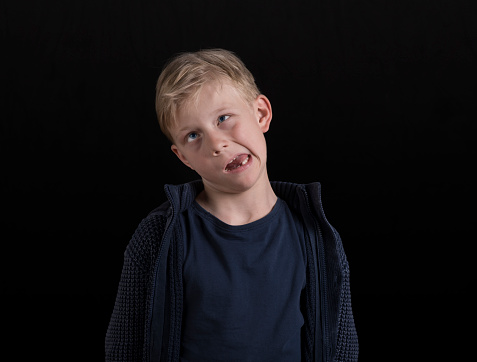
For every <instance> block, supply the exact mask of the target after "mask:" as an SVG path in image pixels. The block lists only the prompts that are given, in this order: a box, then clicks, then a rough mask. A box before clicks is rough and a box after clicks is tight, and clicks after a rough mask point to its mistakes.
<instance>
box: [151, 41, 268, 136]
mask: <svg viewBox="0 0 477 362" xmlns="http://www.w3.org/2000/svg"><path fill="white" fill-rule="evenodd" d="M212 80H218V81H229V82H231V84H232V85H233V86H235V87H236V89H237V90H238V91H239V93H240V94H241V95H242V96H243V97H244V100H246V101H247V102H253V101H254V100H255V99H256V98H257V97H258V96H259V95H260V91H259V89H258V87H257V85H256V84H255V79H254V78H253V75H252V73H250V71H249V70H248V69H247V67H246V66H245V64H244V63H243V62H242V61H241V60H240V59H239V58H238V57H237V56H236V55H235V54H234V53H233V52H231V51H228V50H224V49H206V50H199V51H197V52H190V53H182V54H179V55H178V56H176V57H174V58H172V59H171V60H170V61H169V62H168V63H167V64H166V66H165V67H164V69H163V70H162V73H161V75H160V76H159V79H158V80H157V85H156V113H157V119H158V121H159V125H160V126H161V130H162V132H163V133H164V134H165V135H166V137H167V138H168V139H169V140H170V141H171V142H174V141H173V139H172V136H171V133H170V129H171V127H173V126H174V125H175V124H176V122H177V120H176V115H177V111H178V109H179V108H180V107H182V106H183V105H184V104H185V103H186V102H188V101H190V100H192V99H197V96H198V94H199V91H200V90H201V88H202V86H203V85H204V84H205V83H207V82H209V81H212Z"/></svg>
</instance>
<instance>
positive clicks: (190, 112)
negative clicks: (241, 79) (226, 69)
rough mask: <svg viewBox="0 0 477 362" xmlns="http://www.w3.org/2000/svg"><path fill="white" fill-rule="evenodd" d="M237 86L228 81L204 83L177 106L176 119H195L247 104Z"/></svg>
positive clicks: (179, 120) (178, 120) (179, 121)
mask: <svg viewBox="0 0 477 362" xmlns="http://www.w3.org/2000/svg"><path fill="white" fill-rule="evenodd" d="M248 103H249V102H247V101H246V99H245V97H244V96H243V95H242V93H241V92H240V91H239V90H238V89H237V87H236V86H235V85H234V84H232V83H231V82H229V81H221V80H213V81H209V82H206V83H204V84H203V85H202V86H201V87H200V88H198V89H197V91H196V92H194V93H193V94H192V95H190V96H189V97H188V98H187V99H186V100H184V102H183V104H182V105H181V106H180V107H179V108H178V110H177V114H176V120H177V122H178V123H181V119H182V120H183V119H184V118H187V119H195V118H203V117H209V116H212V115H214V113H216V112H218V111H220V110H226V109H231V108H240V107H244V106H248Z"/></svg>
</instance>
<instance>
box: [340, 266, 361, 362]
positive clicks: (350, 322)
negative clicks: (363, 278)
mask: <svg viewBox="0 0 477 362" xmlns="http://www.w3.org/2000/svg"><path fill="white" fill-rule="evenodd" d="M358 352H359V346H358V335H357V334H356V328H355V324H354V318H353V311H352V309H351V293H350V286H349V271H348V270H346V271H345V275H344V277H343V285H342V288H341V295H340V308H339V316H338V341H337V345H336V355H335V361H336V362H348V361H357V360H358Z"/></svg>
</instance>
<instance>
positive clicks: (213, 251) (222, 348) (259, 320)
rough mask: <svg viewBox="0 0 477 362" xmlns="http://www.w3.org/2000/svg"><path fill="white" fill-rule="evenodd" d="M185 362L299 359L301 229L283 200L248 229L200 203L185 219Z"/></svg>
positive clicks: (302, 280) (302, 268)
mask: <svg viewBox="0 0 477 362" xmlns="http://www.w3.org/2000/svg"><path fill="white" fill-rule="evenodd" d="M182 226H183V232H184V234H185V235H184V236H185V238H184V240H186V241H185V243H184V266H183V276H184V318H183V330H182V331H183V332H182V344H181V360H182V361H286V362H290V361H300V360H301V338H300V331H301V327H302V326H303V323H304V320H303V315H302V313H301V310H300V295H301V292H302V290H303V288H304V287H305V283H306V280H305V275H306V273H305V269H306V265H305V260H306V258H305V247H304V238H303V228H302V225H301V223H300V221H299V220H298V218H297V217H296V216H295V215H293V214H292V212H291V211H290V209H289V208H288V205H287V204H286V203H285V202H284V201H283V200H281V199H278V201H277V203H276V205H275V206H274V208H273V209H272V211H271V212H270V213H269V214H268V215H266V216H265V217H263V218H262V219H259V220H257V221H254V222H252V223H249V224H246V225H239V226H233V225H228V224H226V223H224V222H222V221H221V220H219V219H217V218H216V217H215V216H213V215H212V214H210V213H208V212H207V211H206V210H204V209H203V208H202V207H201V206H200V205H199V204H197V203H196V202H194V204H193V205H192V207H190V208H189V209H188V210H187V211H185V212H184V213H183V214H182Z"/></svg>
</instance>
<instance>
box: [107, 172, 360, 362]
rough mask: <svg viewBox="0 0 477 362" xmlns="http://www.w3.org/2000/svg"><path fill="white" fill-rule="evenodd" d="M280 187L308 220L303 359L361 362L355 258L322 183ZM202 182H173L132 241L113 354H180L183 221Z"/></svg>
mask: <svg viewBox="0 0 477 362" xmlns="http://www.w3.org/2000/svg"><path fill="white" fill-rule="evenodd" d="M272 186H273V188H274V191H275V193H276V195H277V196H278V197H280V198H282V199H283V200H285V201H286V202H287V203H288V206H289V207H290V208H292V209H293V210H295V212H297V213H298V214H299V215H301V216H302V217H303V223H304V225H305V244H306V254H307V285H306V287H305V293H304V297H302V299H303V300H302V305H303V316H304V318H305V325H304V327H303V328H304V330H303V334H302V335H303V338H302V339H303V348H302V355H303V358H302V360H304V361H316V362H328V361H357V360H358V338H357V334H356V328H355V324H354V319H353V312H352V310H351V295H350V286H349V267H348V261H347V259H346V255H345V252H344V250H343V244H342V242H341V239H340V236H339V234H338V233H337V231H336V230H335V229H334V228H333V227H332V226H331V225H330V224H329V222H328V221H327V220H326V218H325V215H324V212H323V208H322V206H321V192H320V184H319V183H313V184H308V185H297V184H291V183H286V182H272ZM202 188H203V185H202V182H201V181H196V182H192V183H188V184H184V185H180V186H171V185H166V187H165V191H166V194H167V197H168V201H167V202H166V203H164V204H163V205H161V206H160V207H159V208H157V209H155V210H154V211H152V212H151V213H150V214H149V215H148V216H147V217H146V218H145V219H143V220H142V221H141V223H140V224H139V226H138V228H137V230H136V232H135V233H134V235H133V237H132V239H131V241H130V242H129V244H128V246H127V248H126V251H125V253H124V265H123V270H122V274H121V279H120V282H119V287H118V293H117V297H116V302H115V305H114V310H113V313H112V315H111V320H110V323H109V327H108V330H107V332H106V361H128V362H133V361H179V354H180V338H181V324H182V307H183V290H182V257H183V250H182V245H183V242H182V235H181V234H180V230H181V228H180V227H178V225H177V222H176V221H177V215H178V214H179V213H181V212H182V211H184V210H185V209H187V208H188V207H189V206H190V205H191V203H192V202H193V200H194V199H195V197H196V195H197V194H198V193H199V192H200V191H201V190H202ZM211 357H212V356H211Z"/></svg>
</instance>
